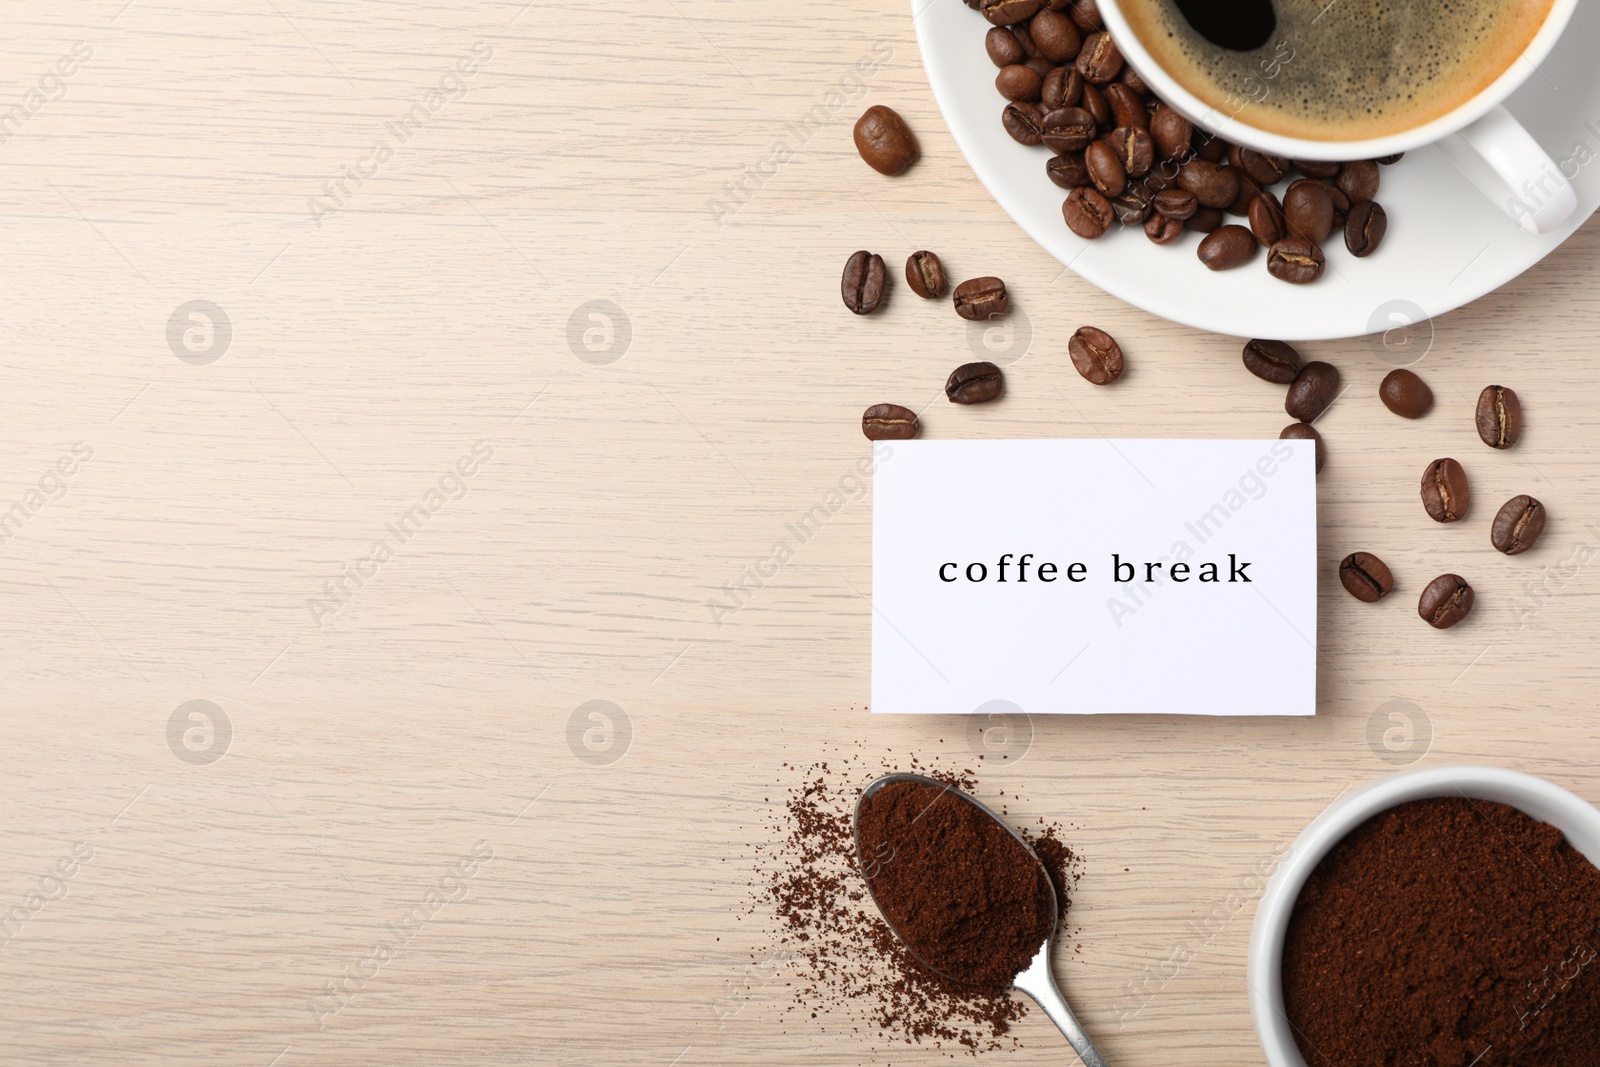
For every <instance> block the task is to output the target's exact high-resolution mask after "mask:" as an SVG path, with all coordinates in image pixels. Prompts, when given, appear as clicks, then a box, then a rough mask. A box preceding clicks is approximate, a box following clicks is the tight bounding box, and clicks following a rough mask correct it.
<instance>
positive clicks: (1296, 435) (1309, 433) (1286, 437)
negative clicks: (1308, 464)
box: [1278, 422, 1328, 474]
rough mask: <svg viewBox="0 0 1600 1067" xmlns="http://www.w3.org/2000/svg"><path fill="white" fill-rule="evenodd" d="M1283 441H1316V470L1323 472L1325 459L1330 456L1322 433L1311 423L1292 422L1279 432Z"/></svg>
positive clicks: (1279, 436)
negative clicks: (1323, 441)
mask: <svg viewBox="0 0 1600 1067" xmlns="http://www.w3.org/2000/svg"><path fill="white" fill-rule="evenodd" d="M1278 438H1279V440H1283V441H1315V442H1316V445H1317V447H1316V470H1317V473H1319V474H1320V473H1321V472H1322V464H1323V461H1324V460H1326V459H1327V458H1328V449H1327V446H1326V445H1324V444H1323V443H1322V435H1321V434H1320V433H1318V432H1317V428H1316V427H1315V426H1312V425H1311V424H1310V423H1305V422H1291V423H1290V424H1289V425H1287V426H1285V427H1284V428H1283V430H1282V432H1280V433H1279V434H1278Z"/></svg>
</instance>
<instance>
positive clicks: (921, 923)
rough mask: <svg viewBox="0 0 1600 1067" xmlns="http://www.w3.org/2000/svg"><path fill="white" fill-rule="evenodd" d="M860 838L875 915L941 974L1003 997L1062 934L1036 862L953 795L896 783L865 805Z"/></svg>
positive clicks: (944, 788) (948, 790) (931, 787)
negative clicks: (1057, 934) (1052, 934)
mask: <svg viewBox="0 0 1600 1067" xmlns="http://www.w3.org/2000/svg"><path fill="white" fill-rule="evenodd" d="M856 829H857V833H858V834H859V835H860V839H861V845H860V848H861V854H860V857H859V859H860V863H861V868H862V872H863V874H864V875H865V876H866V880H867V885H868V886H869V887H870V888H871V890H872V895H873V898H874V899H875V900H876V901H877V903H878V907H879V908H880V909H882V911H883V914H884V917H885V918H887V919H888V920H889V925H890V926H891V927H892V928H893V929H894V930H895V932H896V933H898V934H899V935H900V937H901V939H902V940H903V941H905V943H906V946H907V947H908V948H910V949H911V951H912V952H913V953H915V954H916V956H917V957H918V958H919V959H921V960H923V961H924V962H926V963H927V964H929V965H930V966H932V967H933V968H934V969H935V970H937V971H939V972H941V973H942V974H945V975H948V976H949V977H951V978H954V979H956V980H957V981H960V982H962V983H964V984H966V985H971V986H974V987H975V988H977V989H979V990H982V991H984V992H987V993H990V994H993V995H1000V994H1003V993H1004V992H1005V991H1006V990H1007V989H1008V988H1010V986H1011V980H1012V979H1013V978H1015V977H1016V976H1017V975H1018V974H1019V973H1021V972H1022V971H1024V970H1026V969H1027V967H1028V964H1029V963H1031V962H1032V961H1033V957H1034V956H1035V955H1037V953H1038V951H1039V947H1040V946H1041V945H1043V944H1044V942H1045V939H1046V938H1048V937H1049V936H1050V932H1051V930H1053V929H1054V927H1055V919H1056V916H1055V900H1054V894H1053V892H1052V890H1051V888H1050V880H1049V878H1048V876H1047V875H1046V874H1045V873H1044V871H1043V870H1042V869H1041V867H1040V864H1039V861H1038V860H1037V859H1035V858H1034V857H1033V855H1032V854H1031V853H1030V852H1029V851H1028V848H1027V846H1025V845H1023V844H1022V843H1021V842H1020V841H1018V840H1017V839H1016V838H1015V837H1013V836H1012V835H1011V834H1010V833H1009V832H1008V831H1007V830H1006V828H1005V827H1003V826H1001V825H1000V824H999V823H998V822H996V821H995V820H994V819H992V818H990V817H989V815H988V813H987V812H985V811H983V810H982V809H981V808H979V807H978V806H977V805H976V804H973V803H971V802H969V801H968V800H967V799H966V797H965V795H964V794H962V793H960V792H957V791H956V790H955V789H954V788H952V787H950V786H944V785H932V784H929V783H926V782H919V781H914V780H902V781H893V782H890V783H888V784H887V785H885V786H883V787H881V788H879V789H877V790H875V791H874V792H872V793H871V794H870V795H869V796H867V797H866V798H865V799H864V800H863V801H862V802H861V808H860V811H859V813H858V815H857V824H856Z"/></svg>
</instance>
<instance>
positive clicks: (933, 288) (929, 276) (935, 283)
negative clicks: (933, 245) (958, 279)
mask: <svg viewBox="0 0 1600 1067" xmlns="http://www.w3.org/2000/svg"><path fill="white" fill-rule="evenodd" d="M906 284H907V285H909V286H910V287H911V291H912V292H913V293H916V294H917V295H918V296H920V297H922V298H923V299H924V300H937V299H939V298H940V297H941V296H943V295H944V264H943V263H941V262H939V257H938V256H936V255H934V254H933V253H932V252H927V251H921V252H913V253H911V255H910V256H908V257H906Z"/></svg>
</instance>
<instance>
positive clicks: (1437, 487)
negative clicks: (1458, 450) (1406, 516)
mask: <svg viewBox="0 0 1600 1067" xmlns="http://www.w3.org/2000/svg"><path fill="white" fill-rule="evenodd" d="M1471 501H1472V493H1471V491H1470V489H1469V488H1468V486H1467V472H1466V471H1465V470H1463V469H1462V467H1461V464H1459V463H1457V462H1456V461H1455V460H1453V459H1449V458H1445V459H1436V460H1434V461H1433V462H1432V463H1430V464H1428V469H1427V470H1425V471H1423V472H1422V506H1423V508H1424V509H1426V510H1427V512H1428V518H1430V519H1432V520H1433V521H1434V522H1455V521H1456V520H1457V519H1459V518H1461V517H1462V516H1463V515H1465V514H1466V513H1467V505H1468V504H1469V503H1471Z"/></svg>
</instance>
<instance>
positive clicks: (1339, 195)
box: [1322, 182, 1350, 233]
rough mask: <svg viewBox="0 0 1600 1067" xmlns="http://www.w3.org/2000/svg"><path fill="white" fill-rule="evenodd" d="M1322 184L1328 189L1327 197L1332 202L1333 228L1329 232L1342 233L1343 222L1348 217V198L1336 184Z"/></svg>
mask: <svg viewBox="0 0 1600 1067" xmlns="http://www.w3.org/2000/svg"><path fill="white" fill-rule="evenodd" d="M1322 184H1323V187H1324V188H1326V189H1327V190H1328V199H1329V200H1331V201H1332V202H1333V229H1332V230H1330V231H1329V232H1339V233H1342V232H1344V224H1345V223H1346V222H1347V221H1348V220H1349V218H1350V198H1349V197H1348V196H1345V195H1344V192H1343V191H1342V190H1341V189H1340V188H1339V187H1338V186H1337V185H1329V184H1328V183H1327V182H1323V183H1322Z"/></svg>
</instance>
